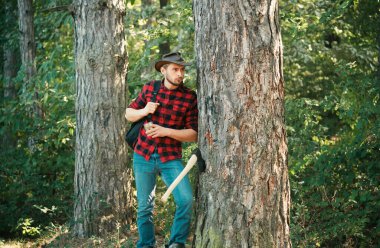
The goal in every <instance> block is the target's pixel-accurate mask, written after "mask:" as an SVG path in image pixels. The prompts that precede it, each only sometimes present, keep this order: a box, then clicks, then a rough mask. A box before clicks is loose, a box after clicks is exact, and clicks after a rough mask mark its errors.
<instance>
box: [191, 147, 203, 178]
mask: <svg viewBox="0 0 380 248" xmlns="http://www.w3.org/2000/svg"><path fill="white" fill-rule="evenodd" d="M192 154H195V156H197V164H198V170H199V172H201V173H202V172H204V171H205V170H206V162H205V161H204V159H203V158H202V153H201V150H199V148H197V149H195V150H194V151H193V152H192Z"/></svg>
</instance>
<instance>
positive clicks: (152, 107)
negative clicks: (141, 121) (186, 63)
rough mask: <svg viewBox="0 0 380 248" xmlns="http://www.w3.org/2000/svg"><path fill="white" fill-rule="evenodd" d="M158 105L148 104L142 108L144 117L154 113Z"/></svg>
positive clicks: (154, 103)
mask: <svg viewBox="0 0 380 248" xmlns="http://www.w3.org/2000/svg"><path fill="white" fill-rule="evenodd" d="M159 105H160V104H159V103H156V102H148V103H147V104H146V106H145V108H144V112H145V113H146V115H149V114H153V113H154V112H156V109H157V107H158V106H159Z"/></svg>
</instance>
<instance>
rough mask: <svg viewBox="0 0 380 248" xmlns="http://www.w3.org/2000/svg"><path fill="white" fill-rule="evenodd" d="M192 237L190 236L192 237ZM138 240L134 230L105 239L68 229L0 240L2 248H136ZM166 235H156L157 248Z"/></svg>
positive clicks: (188, 246) (161, 244)
mask: <svg viewBox="0 0 380 248" xmlns="http://www.w3.org/2000/svg"><path fill="white" fill-rule="evenodd" d="M191 236H192V235H190V237H191ZM137 240H138V233H137V229H136V228H133V229H131V230H129V231H127V232H124V233H120V234H118V233H115V234H112V235H109V236H108V237H105V238H100V237H92V238H87V239H84V238H82V239H81V238H73V236H72V234H71V233H70V232H69V231H68V230H67V229H66V228H62V227H61V228H60V229H57V230H56V231H55V232H52V231H51V232H50V233H47V234H45V235H44V236H42V237H40V238H38V239H35V240H17V241H15V240H10V241H5V240H0V248H95V247H96V248H134V247H136V242H137ZM166 241H167V240H166V238H165V235H164V234H160V233H156V247H157V248H164V247H165V243H166ZM191 242H192V240H190V239H189V240H188V243H187V244H186V248H190V247H191Z"/></svg>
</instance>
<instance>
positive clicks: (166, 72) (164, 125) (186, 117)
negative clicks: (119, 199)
mask: <svg viewBox="0 0 380 248" xmlns="http://www.w3.org/2000/svg"><path fill="white" fill-rule="evenodd" d="M186 65H187V64H186V63H185V62H184V60H183V59H182V57H181V54H180V53H178V52H173V53H169V54H166V55H164V56H163V57H162V59H161V60H159V61H157V62H156V64H155V68H156V70H157V71H159V72H161V73H162V75H163V76H164V79H163V80H162V81H161V86H160V88H159V91H158V94H157V95H156V102H152V101H151V99H152V96H153V91H154V83H155V81H152V82H150V83H148V84H146V85H144V87H143V89H142V90H141V92H140V94H139V95H138V97H137V98H136V100H135V101H133V102H132V103H131V104H130V105H129V107H128V108H127V110H126V113H125V117H126V118H127V120H128V121H131V122H136V121H138V120H140V119H141V118H144V117H146V116H148V115H149V114H151V121H152V122H153V124H152V125H151V127H150V129H149V130H145V129H144V128H142V129H141V130H140V135H139V138H138V140H137V143H136V145H135V148H134V154H133V169H134V175H135V181H136V189H137V202H138V210H137V226H138V231H139V240H138V242H137V247H138V248H140V247H144V248H148V247H154V245H155V237H154V224H153V217H152V213H153V206H154V197H155V188H156V176H157V175H158V174H161V177H162V179H163V181H164V183H165V184H166V185H167V186H169V185H170V184H171V183H172V182H173V181H174V179H175V178H176V177H177V176H178V175H179V174H180V172H181V171H182V169H183V165H182V160H181V158H182V147H181V142H195V141H197V136H198V109H197V96H196V93H195V92H194V91H192V90H190V89H188V88H186V87H185V86H184V85H183V79H184V74H185V66H186ZM173 196H174V201H175V203H176V212H175V216H174V221H173V225H172V227H171V235H170V241H169V244H168V245H167V247H169V248H182V247H185V242H186V239H187V236H188V234H189V228H190V221H191V209H192V201H193V195H192V189H191V185H190V181H189V178H188V176H186V177H185V178H184V179H183V180H182V181H181V182H180V183H179V185H178V186H177V187H176V188H175V189H174V191H173Z"/></svg>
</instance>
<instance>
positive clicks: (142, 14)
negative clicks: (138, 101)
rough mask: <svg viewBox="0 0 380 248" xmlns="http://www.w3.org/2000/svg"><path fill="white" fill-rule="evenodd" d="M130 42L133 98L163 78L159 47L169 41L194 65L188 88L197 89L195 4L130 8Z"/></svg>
mask: <svg viewBox="0 0 380 248" xmlns="http://www.w3.org/2000/svg"><path fill="white" fill-rule="evenodd" d="M125 28H126V38H127V42H128V54H129V68H128V77H127V78H128V80H127V81H128V82H127V83H128V87H129V91H130V93H131V94H130V95H131V98H134V97H136V96H137V94H138V92H139V91H140V89H141V86H142V85H144V84H145V83H146V82H148V81H151V80H153V79H160V78H161V74H160V73H159V72H156V71H155V69H154V62H155V61H157V60H158V59H159V58H160V57H161V55H160V50H159V44H161V43H162V42H164V41H165V40H169V43H170V49H171V50H172V51H180V52H181V53H182V55H183V57H184V59H185V60H187V61H190V62H193V65H192V66H190V67H187V71H186V83H185V84H186V85H187V86H188V87H190V88H195V78H196V77H195V58H194V55H195V54H194V22H193V16H192V1H189V0H178V1H172V2H170V4H169V5H167V6H166V7H164V8H163V9H160V6H159V3H158V1H157V2H154V3H153V4H152V5H148V6H142V5H141V3H140V2H136V3H135V4H133V5H132V4H128V5H127V18H126V23H125Z"/></svg>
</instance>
